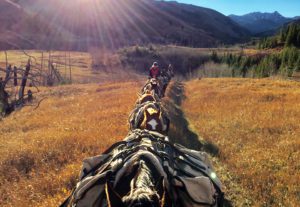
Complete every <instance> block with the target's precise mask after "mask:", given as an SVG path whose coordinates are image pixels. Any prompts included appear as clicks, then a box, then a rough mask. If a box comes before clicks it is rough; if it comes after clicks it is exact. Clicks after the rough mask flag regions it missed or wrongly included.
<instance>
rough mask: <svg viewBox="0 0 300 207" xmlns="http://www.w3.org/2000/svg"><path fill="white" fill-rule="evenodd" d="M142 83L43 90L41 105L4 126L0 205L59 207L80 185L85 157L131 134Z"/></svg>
mask: <svg viewBox="0 0 300 207" xmlns="http://www.w3.org/2000/svg"><path fill="white" fill-rule="evenodd" d="M141 85H142V83H140V82H139V81H129V82H122V83H113V82H112V83H105V84H88V85H86V84H84V85H82V84H81V85H75V84H74V85H69V86H58V87H53V88H50V90H49V89H48V88H47V89H42V91H41V92H40V93H39V95H38V98H42V97H48V98H47V99H45V100H44V101H43V102H42V103H41V104H40V106H39V107H38V108H37V109H36V110H34V107H24V108H23V109H21V110H19V111H16V112H14V113H13V114H11V115H10V116H9V117H7V118H5V119H4V120H2V121H0V140H1V142H0V206H2V207H5V206H16V207H17V206H45V207H46V206H47V207H49V206H53V207H54V206H58V204H60V202H62V201H63V200H64V198H65V197H66V196H67V195H68V194H69V193H70V190H71V189H72V188H73V187H74V185H75V184H76V179H77V177H78V173H79V171H80V168H81V162H82V160H83V159H84V158H85V157H89V156H95V155H97V154H100V153H101V152H102V151H104V150H105V149H106V148H108V147H109V146H110V145H111V144H113V143H115V142H117V141H119V140H121V139H123V138H124V137H125V136H126V134H127V133H128V126H127V119H128V115H129V113H130V111H131V110H132V108H133V105H134V103H135V101H136V98H137V95H136V93H137V91H138V90H139V89H140V87H141Z"/></svg>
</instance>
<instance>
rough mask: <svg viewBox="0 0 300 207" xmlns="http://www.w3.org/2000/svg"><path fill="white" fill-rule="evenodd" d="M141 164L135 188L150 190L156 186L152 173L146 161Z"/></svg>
mask: <svg viewBox="0 0 300 207" xmlns="http://www.w3.org/2000/svg"><path fill="white" fill-rule="evenodd" d="M140 162H141V164H140V167H139V170H138V174H137V176H136V179H135V188H144V189H145V188H150V187H151V186H154V184H153V177H152V175H151V171H150V169H149V167H148V166H147V165H146V164H145V162H144V161H140Z"/></svg>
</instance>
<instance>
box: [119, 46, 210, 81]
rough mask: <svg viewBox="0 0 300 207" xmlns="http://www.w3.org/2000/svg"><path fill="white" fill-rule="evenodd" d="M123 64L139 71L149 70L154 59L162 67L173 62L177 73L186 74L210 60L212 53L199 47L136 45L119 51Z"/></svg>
mask: <svg viewBox="0 0 300 207" xmlns="http://www.w3.org/2000/svg"><path fill="white" fill-rule="evenodd" d="M119 57H120V61H121V64H122V66H123V67H124V68H131V69H134V70H137V71H141V72H145V71H148V69H149V67H150V66H151V64H152V63H153V62H154V61H157V62H159V65H160V67H162V68H164V67H167V66H168V64H170V63H172V65H173V67H174V68H175V69H176V74H180V75H186V74H187V73H189V72H192V71H194V70H196V69H198V68H199V67H200V66H201V65H203V64H205V63H206V62H208V61H210V54H209V53H207V52H199V51H198V50H197V49H193V48H186V47H176V46H153V45H150V46H135V47H128V48H123V49H121V50H120V51H119Z"/></svg>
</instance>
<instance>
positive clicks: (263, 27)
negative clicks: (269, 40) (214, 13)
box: [228, 11, 297, 35]
mask: <svg viewBox="0 0 300 207" xmlns="http://www.w3.org/2000/svg"><path fill="white" fill-rule="evenodd" d="M228 17H229V18H231V19H232V20H233V21H235V22H236V23H237V24H239V25H240V26H242V27H244V28H247V29H248V30H249V31H250V32H251V33H252V35H258V34H264V33H265V34H274V33H275V32H276V31H277V30H278V28H280V27H281V26H283V25H284V24H286V23H288V22H290V21H292V20H293V19H294V18H297V17H294V18H289V17H284V16H283V15H281V14H280V13H279V12H278V11H274V12H271V13H270V12H251V13H248V14H245V15H234V14H231V15H229V16H228Z"/></svg>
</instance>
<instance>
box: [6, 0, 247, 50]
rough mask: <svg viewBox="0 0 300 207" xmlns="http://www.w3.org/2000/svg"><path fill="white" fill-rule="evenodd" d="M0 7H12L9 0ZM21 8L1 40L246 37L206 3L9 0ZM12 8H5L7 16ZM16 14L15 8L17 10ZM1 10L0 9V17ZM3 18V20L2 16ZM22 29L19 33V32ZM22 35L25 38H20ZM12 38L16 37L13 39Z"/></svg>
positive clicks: (110, 43) (43, 44)
mask: <svg viewBox="0 0 300 207" xmlns="http://www.w3.org/2000/svg"><path fill="white" fill-rule="evenodd" d="M4 2H6V4H3V5H2V4H1V5H0V8H1V10H2V9H3V10H6V8H8V7H13V5H12V4H10V3H8V1H4ZM9 2H13V3H14V4H15V5H14V7H15V9H17V8H18V10H20V11H22V12H20V13H21V14H20V15H21V16H20V17H19V18H17V19H22V21H19V22H18V21H16V22H11V23H9V24H8V25H6V26H3V27H1V28H0V29H1V30H0V40H1V42H5V41H6V40H7V38H8V35H3V33H5V34H7V33H18V34H19V37H18V38H16V37H9V38H10V39H9V40H10V42H13V43H14V44H17V45H18V46H19V47H22V48H23V47H26V48H31V47H38V48H56V49H59V48H66V47H68V48H71V49H76V50H87V49H88V48H89V47H104V46H105V47H110V48H118V47H122V46H127V45H135V44H148V43H159V44H169V43H174V44H179V45H184V46H194V47H212V46H217V45H219V44H232V43H236V42H241V41H244V40H245V39H247V37H248V36H249V32H248V31H247V30H246V29H244V28H242V27H241V26H239V25H238V24H237V23H235V22H234V21H232V20H231V19H230V18H228V17H226V16H224V15H223V14H221V13H219V12H216V11H214V10H211V9H206V8H202V7H197V6H193V5H187V4H181V3H177V2H164V1H156V0H72V3H70V2H67V1H61V0H47V1H40V0H10V1H9ZM2 3H3V2H2ZM16 13H18V12H17V11H13V12H7V13H6V18H8V19H9V18H10V17H13V16H14V14H16ZM18 15H19V14H18ZM2 16H4V15H3V14H2V13H1V12H0V19H1V17H2ZM5 21H8V20H5ZM1 23H2V21H1ZM21 34H22V35H21ZM20 35H21V36H25V39H26V40H27V41H26V42H24V41H22V39H20V38H21V37H20ZM14 39H15V41H13V40H14Z"/></svg>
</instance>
